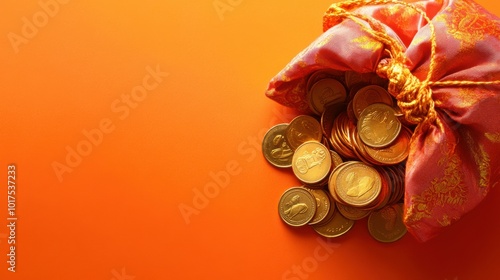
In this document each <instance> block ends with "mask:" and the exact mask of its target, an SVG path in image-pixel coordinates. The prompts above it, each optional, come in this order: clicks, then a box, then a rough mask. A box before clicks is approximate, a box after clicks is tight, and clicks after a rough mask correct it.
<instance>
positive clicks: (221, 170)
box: [0, 0, 500, 280]
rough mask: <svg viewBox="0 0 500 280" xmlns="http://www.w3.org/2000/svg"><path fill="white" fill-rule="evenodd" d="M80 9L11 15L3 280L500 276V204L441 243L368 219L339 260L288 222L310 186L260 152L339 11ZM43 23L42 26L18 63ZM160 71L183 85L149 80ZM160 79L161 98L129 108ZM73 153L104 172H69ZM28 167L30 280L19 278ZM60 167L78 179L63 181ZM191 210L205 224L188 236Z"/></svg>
mask: <svg viewBox="0 0 500 280" xmlns="http://www.w3.org/2000/svg"><path fill="white" fill-rule="evenodd" d="M41 2H42V3H45V2H51V1H49V0H42V1H41ZM52 2H53V1H52ZM61 2H64V1H61ZM66 2H67V3H65V4H57V7H56V6H52V11H53V16H50V17H47V18H46V22H44V20H45V19H44V18H43V15H41V14H40V11H43V9H42V8H41V6H40V4H39V3H38V1H13V0H6V1H2V2H1V3H0V10H1V11H2V16H1V17H0V34H3V37H2V38H3V39H1V40H0V49H1V52H0V69H1V75H0V85H1V91H2V101H1V102H0V112H1V118H0V128H1V132H2V133H1V135H2V140H1V141H0V177H1V182H2V184H1V185H3V187H1V188H0V202H1V203H0V263H1V265H0V279H106V280H109V279H116V280H121V279H137V280H139V279H306V277H307V279H443V280H444V279H460V280H463V279H495V278H497V277H498V275H500V266H499V265H498V264H497V259H498V258H497V257H498V255H499V254H500V244H499V238H498V236H500V226H499V223H498V222H496V221H497V220H498V214H499V211H498V207H497V205H498V204H500V193H499V190H498V189H493V191H492V192H491V193H490V195H489V196H488V197H487V199H486V200H485V202H484V203H483V204H481V205H480V206H479V207H478V208H477V209H476V210H475V211H474V212H472V213H470V214H469V215H467V216H466V217H465V218H463V219H462V221H461V222H460V223H458V224H456V225H455V226H453V228H452V229H451V230H448V231H446V232H444V233H443V234H442V235H440V236H439V237H437V238H435V239H433V240H431V241H430V242H428V243H425V244H419V243H417V242H416V241H415V240H414V239H413V238H412V237H411V236H410V235H407V236H405V237H404V238H403V239H402V240H401V241H399V242H397V243H393V244H381V243H378V242H377V241H375V240H373V239H372V238H371V237H370V236H369V234H368V231H367V228H366V220H362V221H360V222H358V223H357V224H356V225H355V226H354V228H353V229H352V230H351V231H350V232H349V233H348V234H346V235H345V236H342V237H340V238H337V239H333V240H331V242H332V243H335V244H333V245H332V248H333V247H335V248H334V249H331V248H330V249H328V250H330V251H328V250H327V249H325V248H323V247H320V246H321V242H320V241H318V235H316V233H315V232H314V231H313V230H312V229H311V228H300V229H295V228H290V227H288V226H286V225H284V223H282V222H281V221H280V218H279V216H278V214H277V202H278V199H279V197H280V195H281V194H282V192H283V191H284V190H285V189H287V188H289V187H291V186H294V185H297V184H298V182H297V181H296V179H294V177H293V175H292V174H291V173H290V172H286V171H280V170H277V169H274V168H273V167H271V166H270V165H269V164H267V162H266V161H265V160H264V158H263V157H262V155H261V152H260V141H261V139H262V136H263V133H264V132H265V131H266V130H267V129H268V128H269V127H270V126H272V125H274V124H277V123H280V122H285V121H289V120H290V119H291V118H292V117H293V116H294V113H293V112H292V111H290V110H286V109H284V108H283V107H281V106H280V105H277V104H275V103H274V102H272V101H271V100H269V99H267V98H265V97H264V91H265V89H266V87H267V83H268V82H269V80H270V78H271V77H273V76H274V75H275V74H276V73H277V72H278V71H279V70H280V69H281V68H282V67H284V66H285V65H286V63H287V62H288V61H290V60H291V59H292V58H293V56H294V55H295V54H297V53H298V52H299V51H301V50H302V49H303V48H304V47H306V46H307V45H308V44H309V43H310V42H311V41H312V40H313V39H314V38H315V37H316V36H318V35H319V34H320V32H321V26H322V15H323V12H324V11H325V10H326V8H327V7H328V6H329V5H330V4H331V2H332V1H331V0H320V1H311V2H307V3H306V2H305V1H260V2H258V1H243V0H239V1H236V0H232V1H229V0H221V1H213V0H204V1H152V0H145V1H95V0H88V1H76V0H73V1H68V0H66ZM477 2H478V3H479V4H481V5H483V6H484V7H486V8H487V9H488V10H490V11H492V12H493V13H495V14H497V15H500V5H498V4H494V2H493V1H486V0H481V1H477ZM55 3H58V2H55ZM214 3H219V4H220V3H222V4H226V5H231V4H232V6H226V7H230V8H231V9H228V10H225V11H222V12H220V13H218V12H217V10H216V9H215V8H214ZM56 8H57V9H58V10H57V9H56ZM37 13H38V14H37ZM34 16H35V20H37V22H38V24H39V25H40V27H39V28H38V27H36V26H35V27H36V30H30V31H31V33H30V32H28V33H26V34H28V35H29V36H31V37H32V38H28V39H26V38H25V41H22V43H19V45H15V46H13V45H12V43H11V41H10V40H11V38H13V37H12V36H14V35H12V33H14V34H17V35H18V36H20V35H21V34H22V32H23V26H24V25H25V24H26V22H25V21H24V20H23V18H26V19H27V20H28V21H30V22H33V20H34V19H33V17H34ZM25 31H26V30H25ZM26 32H27V31H26ZM9 34H10V35H9ZM16 38H17V37H16ZM16 49H17V52H16ZM148 66H149V67H150V68H151V69H156V68H157V67H159V69H160V70H158V71H160V72H165V73H168V76H166V74H164V76H163V77H157V80H154V79H149V80H148V75H150V74H149V72H148V70H147V69H146V68H147V67H148ZM143 80H146V82H148V83H149V84H148V85H150V88H152V89H151V90H149V91H146V93H145V95H142V96H141V98H140V99H141V100H140V102H133V103H130V104H131V105H126V104H127V103H125V101H124V100H123V99H122V98H127V96H128V97H131V96H132V93H134V94H139V93H138V92H136V90H138V88H136V86H140V85H142V84H143ZM156 82H158V84H157V85H156V86H155V87H154V88H153V86H152V85H153V84H155V83H156ZM123 96H125V97H123ZM125 111H127V112H128V114H127V113H125ZM101 122H107V124H104V126H105V128H106V129H107V130H106V129H105V130H106V131H104V132H100V133H101V134H102V137H99V136H98V134H99V133H97V132H96V130H97V129H101V127H100V126H101ZM84 131H86V132H84ZM85 133H91V134H92V133H97V134H93V135H94V137H96V138H95V139H94V142H95V143H96V144H92V145H91V146H85V145H86V143H90V142H86V141H87V140H86V139H87V136H85ZM85 148H87V150H85ZM67 149H70V150H76V149H80V151H83V153H85V154H86V155H85V156H82V157H81V159H80V161H78V160H77V159H75V158H73V159H72V160H73V161H71V159H70V163H71V165H72V166H69V165H68V163H67V162H66V157H67V155H68V153H69V152H68V150H67ZM90 149H91V150H90ZM55 162H57V163H59V164H60V165H57V163H55ZM11 163H14V164H15V165H16V167H17V173H16V174H17V181H16V184H17V193H16V199H17V201H16V204H17V205H16V216H17V217H18V221H17V224H16V232H17V234H16V256H17V258H16V261H17V263H16V271H17V272H16V273H11V272H8V271H7V267H8V265H7V263H6V261H7V256H6V254H7V253H8V245H7V238H6V237H7V234H8V231H7V227H6V225H7V220H6V219H7V187H6V184H7V166H8V165H9V164H11ZM54 164H56V165H57V166H59V167H60V166H62V165H63V164H65V165H66V166H67V169H64V171H61V172H62V174H60V177H61V180H59V179H58V176H57V172H55V171H54ZM2 170H3V171H2ZM69 171H71V172H69ZM2 174H3V175H2ZM214 174H215V175H214ZM214 178H218V179H214ZM217 181H220V182H219V183H220V184H221V185H224V187H223V188H221V187H216V185H214V183H217ZM205 188H208V190H209V195H210V197H209V198H207V199H206V200H205V201H203V200H200V198H199V195H197V192H204V189H205ZM193 200H195V204H193ZM182 207H184V208H183V209H187V208H185V207H192V208H191V209H192V210H193V209H194V210H193V211H194V212H193V213H191V214H192V215H190V216H189V217H188V220H187V222H186V219H184V218H183V215H182V214H181V211H180V208H182ZM194 207H198V208H194ZM320 240H325V239H320ZM318 248H319V249H318ZM319 250H321V251H319ZM318 252H320V253H321V256H322V258H321V260H320V259H318V256H319V255H318ZM325 254H326V256H325ZM303 266H304V267H303ZM294 267H299V268H300V269H301V271H302V273H303V274H302V275H300V274H293V268H294ZM304 269H305V270H304ZM494 276H497V277H494ZM282 277H285V278H282Z"/></svg>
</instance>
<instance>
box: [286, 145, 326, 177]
mask: <svg viewBox="0 0 500 280" xmlns="http://www.w3.org/2000/svg"><path fill="white" fill-rule="evenodd" d="M331 167H332V158H331V155H330V151H329V150H328V148H326V147H325V146H324V145H323V144H321V143H318V142H313V141H311V142H306V143H304V144H302V145H300V146H299V147H298V148H297V150H295V153H294V154H293V159H292V170H293V173H294V174H295V176H296V177H297V178H298V179H299V180H300V181H301V182H303V183H304V184H308V185H315V184H318V183H321V182H322V181H324V180H325V178H327V176H328V174H329V173H330V170H331Z"/></svg>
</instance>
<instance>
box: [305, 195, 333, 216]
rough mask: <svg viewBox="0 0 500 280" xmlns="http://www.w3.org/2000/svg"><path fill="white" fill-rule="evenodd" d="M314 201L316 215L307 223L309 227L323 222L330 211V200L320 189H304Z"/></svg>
mask: <svg viewBox="0 0 500 280" xmlns="http://www.w3.org/2000/svg"><path fill="white" fill-rule="evenodd" d="M306 189H307V190H308V191H309V192H310V193H311V194H312V195H313V196H314V198H315V199H316V213H315V214H314V217H313V218H312V220H311V221H310V222H309V224H310V225H315V224H318V223H320V222H321V221H323V219H325V217H326V216H327V215H328V212H329V211H330V206H331V203H330V199H329V198H328V194H327V193H326V192H325V191H324V190H321V189H308V188H306Z"/></svg>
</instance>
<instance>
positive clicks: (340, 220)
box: [312, 211, 354, 237]
mask: <svg viewBox="0 0 500 280" xmlns="http://www.w3.org/2000/svg"><path fill="white" fill-rule="evenodd" d="M353 225H354V221H353V220H349V219H347V218H345V217H344V216H342V214H340V212H339V211H336V212H335V213H334V214H333V217H332V219H331V220H330V221H329V222H327V223H321V224H318V225H313V226H312V228H313V229H314V230H315V231H316V232H317V233H318V234H320V235H322V236H324V237H339V236H341V235H343V234H345V233H346V232H348V231H349V230H350V229H351V228H352V226H353Z"/></svg>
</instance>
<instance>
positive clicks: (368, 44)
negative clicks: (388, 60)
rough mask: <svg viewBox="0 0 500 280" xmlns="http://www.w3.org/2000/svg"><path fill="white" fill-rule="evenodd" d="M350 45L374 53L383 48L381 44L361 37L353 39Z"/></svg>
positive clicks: (366, 37)
mask: <svg viewBox="0 0 500 280" xmlns="http://www.w3.org/2000/svg"><path fill="white" fill-rule="evenodd" d="M351 43H357V44H358V46H359V47H360V48H362V49H365V50H371V51H375V50H378V49H381V48H382V47H383V46H382V43H380V42H379V41H376V40H374V39H372V38H370V37H368V36H361V37H358V38H356V39H353V40H352V41H351Z"/></svg>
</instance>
